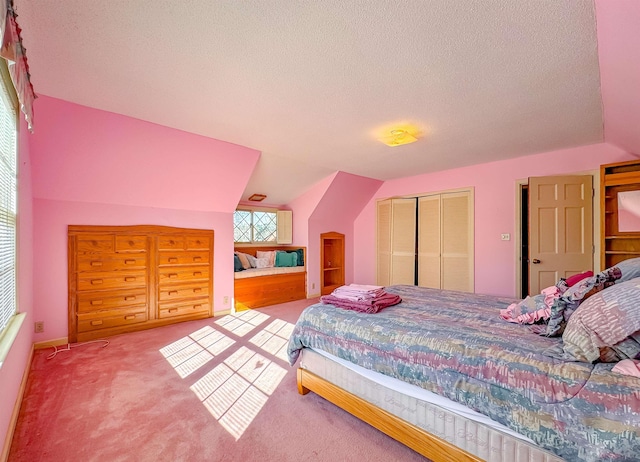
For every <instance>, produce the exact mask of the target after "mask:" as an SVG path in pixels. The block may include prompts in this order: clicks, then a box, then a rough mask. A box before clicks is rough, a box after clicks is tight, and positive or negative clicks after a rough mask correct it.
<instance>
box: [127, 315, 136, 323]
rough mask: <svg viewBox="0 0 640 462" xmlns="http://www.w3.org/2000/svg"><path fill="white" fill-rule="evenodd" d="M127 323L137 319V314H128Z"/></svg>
mask: <svg viewBox="0 0 640 462" xmlns="http://www.w3.org/2000/svg"><path fill="white" fill-rule="evenodd" d="M124 319H125V321H130V320H131V319H136V315H135V314H128V315H126V316H125V317H124Z"/></svg>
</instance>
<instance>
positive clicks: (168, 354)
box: [160, 326, 235, 379]
mask: <svg viewBox="0 0 640 462" xmlns="http://www.w3.org/2000/svg"><path fill="white" fill-rule="evenodd" d="M234 343H235V340H233V339H231V338H229V337H227V336H226V335H224V334H223V333H221V332H218V331H217V330H215V329H214V328H213V327H211V326H204V327H203V328H201V329H198V330H197V331H195V332H192V333H191V334H189V335H188V336H186V337H183V338H181V339H179V340H176V341H175V342H173V343H171V344H169V345H167V346H165V347H163V348H161V349H160V354H162V356H164V357H165V359H166V360H167V362H168V363H169V364H171V367H173V368H174V369H175V371H176V372H177V373H178V375H179V376H180V378H183V379H184V378H185V377H188V376H189V375H191V374H192V373H193V372H195V371H197V370H198V369H200V368H201V367H202V366H204V365H205V364H207V363H208V362H209V361H211V360H212V359H213V358H214V357H215V356H218V355H219V354H220V353H222V352H223V351H224V350H226V349H227V348H229V347H230V346H231V345H233V344H234Z"/></svg>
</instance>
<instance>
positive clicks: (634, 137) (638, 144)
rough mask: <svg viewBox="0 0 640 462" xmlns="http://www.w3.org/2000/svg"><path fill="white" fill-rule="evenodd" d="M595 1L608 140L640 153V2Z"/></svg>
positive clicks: (619, 0)
mask: <svg viewBox="0 0 640 462" xmlns="http://www.w3.org/2000/svg"><path fill="white" fill-rule="evenodd" d="M595 5H596V20H597V26H598V58H599V60H600V82H601V92H602V103H603V109H604V136H605V141H606V142H607V143H612V144H615V145H617V146H620V147H621V148H623V149H625V150H626V151H628V152H631V153H635V154H640V130H638V127H640V59H639V58H640V34H639V33H638V27H639V25H640V2H639V1H638V0H596V3H595Z"/></svg>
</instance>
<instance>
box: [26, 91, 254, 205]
mask: <svg viewBox="0 0 640 462" xmlns="http://www.w3.org/2000/svg"><path fill="white" fill-rule="evenodd" d="M36 104H37V106H36V110H37V113H38V129H37V130H36V131H35V133H34V134H33V135H32V136H31V140H30V141H31V152H32V156H33V165H34V168H33V183H34V190H33V194H34V197H36V198H40V199H52V200H59V201H65V200H66V201H82V202H92V203H103V204H122V205H133V206H142V207H159V208H166V209H179V210H198V211H209V212H233V211H234V210H235V208H236V205H237V204H238V201H239V200H240V197H241V196H242V193H243V192H244V188H245V185H246V184H247V181H248V180H249V178H250V177H251V173H252V172H253V169H254V167H255V165H256V163H257V162H258V158H259V157H260V153H259V151H256V150H253V149H249V148H245V147H242V146H238V145H235V144H231V143H226V142H224V141H218V140H214V139H212V138H206V137H203V136H198V135H194V134H191V133H187V132H183V131H180V130H175V129H171V128H167V127H163V126H161V125H156V124H152V123H150V122H145V121H142V120H138V119H133V118H131V117H126V116H122V115H119V114H114V113H111V112H105V111H100V110H97V109H92V108H89V107H86V106H80V105H77V104H73V103H69V102H66V101H62V100H59V99H54V98H49V97H46V96H42V97H39V98H38V99H37V101H36Z"/></svg>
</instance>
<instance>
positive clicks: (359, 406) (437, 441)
mask: <svg viewBox="0 0 640 462" xmlns="http://www.w3.org/2000/svg"><path fill="white" fill-rule="evenodd" d="M297 382H298V393H300V394H301V395H306V394H307V393H309V392H310V391H312V392H314V393H315V394H317V395H318V396H321V397H323V398H324V399H326V400H327V401H329V402H331V403H333V404H335V405H336V406H338V407H339V408H341V409H344V410H345V411H347V412H348V413H350V414H352V415H354V416H355V417H357V418H359V419H360V420H362V421H364V422H366V423H368V424H369V425H371V426H372V427H374V428H377V429H378V430H380V431H381V432H383V433H385V434H386V435H388V436H390V437H391V438H393V439H395V440H397V441H399V442H401V443H402V444H404V445H406V446H408V447H410V448H411V449H413V450H414V451H416V452H418V453H419V454H422V455H423V456H425V457H427V458H429V459H431V460H432V461H433V462H482V459H479V458H478V457H476V456H474V455H472V454H470V453H468V452H467V451H465V450H463V449H460V448H458V447H457V446H454V445H453V444H451V443H449V442H448V441H445V440H443V439H441V438H438V437H437V436H434V435H432V434H431V433H429V432H426V431H425V430H423V429H421V428H419V427H416V426H415V425H413V424H410V423H408V422H406V421H404V420H402V419H400V418H399V417H397V416H395V415H393V414H391V413H389V412H387V411H385V410H384V409H381V408H379V407H378V406H375V405H373V404H371V403H369V402H367V401H365V400H364V399H362V398H360V397H358V396H356V395H354V394H352V393H350V392H348V391H346V390H344V389H342V388H340V387H338V386H336V385H334V384H333V383H331V382H329V381H328V380H326V379H323V378H322V377H320V376H318V375H316V374H314V373H312V372H309V371H307V370H306V369H303V368H298V380H297Z"/></svg>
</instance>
